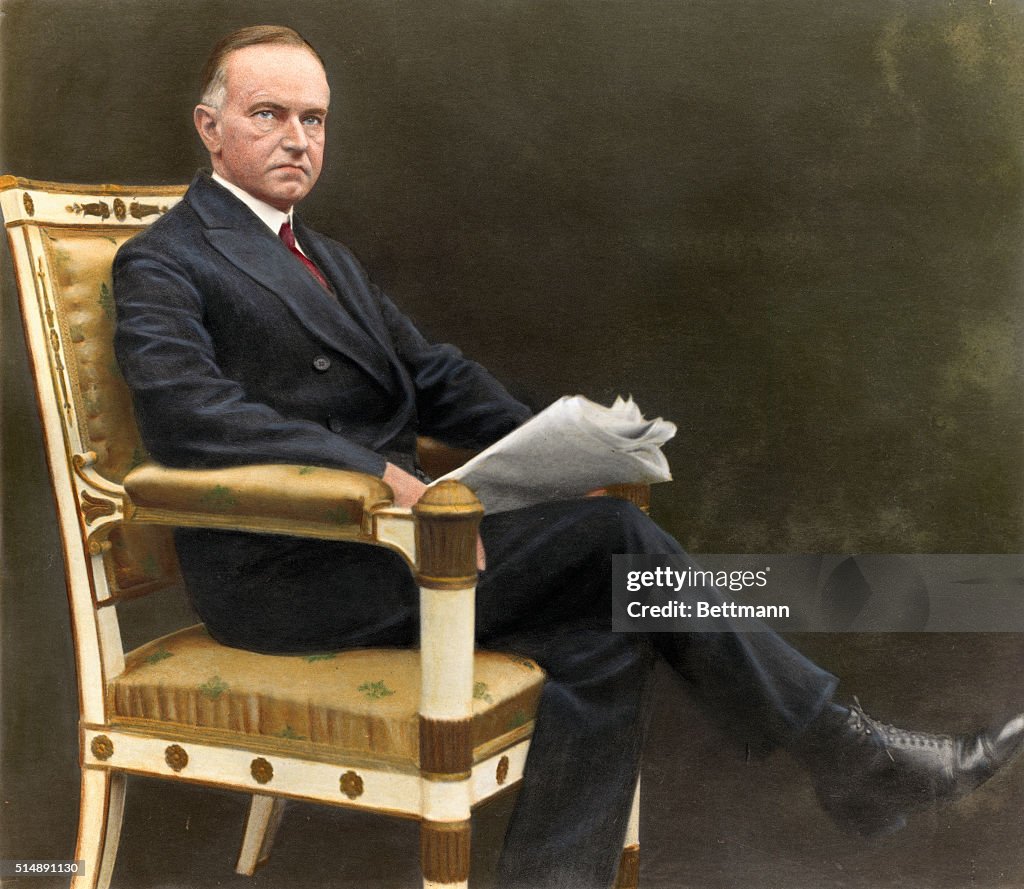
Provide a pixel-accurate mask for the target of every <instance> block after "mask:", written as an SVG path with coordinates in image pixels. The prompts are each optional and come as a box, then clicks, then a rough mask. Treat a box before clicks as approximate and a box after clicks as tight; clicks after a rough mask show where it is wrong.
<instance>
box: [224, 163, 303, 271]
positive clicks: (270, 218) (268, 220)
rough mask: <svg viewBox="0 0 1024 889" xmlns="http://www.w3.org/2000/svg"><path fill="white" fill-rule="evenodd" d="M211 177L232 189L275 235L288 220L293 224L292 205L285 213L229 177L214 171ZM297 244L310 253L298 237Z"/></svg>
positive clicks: (229, 189) (301, 250) (278, 233)
mask: <svg viewBox="0 0 1024 889" xmlns="http://www.w3.org/2000/svg"><path fill="white" fill-rule="evenodd" d="M211 178H212V179H213V181H214V182H216V183H217V184H218V185H222V186H224V188H226V189H227V190H228V191H230V192H231V193H232V194H233V195H234V196H235V197H236V198H238V200H240V201H241V202H242V203H243V204H245V206H247V207H248V208H249V209H250V210H252V212H253V213H255V214H256V216H257V217H258V218H259V219H260V220H261V221H262V222H264V223H265V224H266V225H267V227H268V228H269V229H270V230H271V231H272V232H273V233H274V236H275V237H277V236H279V235H280V233H281V226H282V225H284V224H285V223H286V222H287V223H288V224H289V225H291V224H292V208H291V207H289V208H288V212H287V213H285V212H283V211H282V210H278V209H277V207H272V206H270V204H268V203H267V202H266V201H261V200H260V199H259V198H254V197H253V196H252V195H251V194H249V192H247V191H244V190H243V189H241V188H239V187H238V186H237V185H235V184H234V183H231V182H228V180H227V179H225V178H224V177H223V176H221V175H220V174H218V173H214V174H213V176H212V177H211ZM294 228H295V227H294V226H292V230H293V232H294ZM295 246H296V247H298V248H299V252H301V253H302V255H303V256H308V255H309V254H308V253H306V251H305V250H303V249H302V245H301V244H300V243H299V242H298V239H296V241H295Z"/></svg>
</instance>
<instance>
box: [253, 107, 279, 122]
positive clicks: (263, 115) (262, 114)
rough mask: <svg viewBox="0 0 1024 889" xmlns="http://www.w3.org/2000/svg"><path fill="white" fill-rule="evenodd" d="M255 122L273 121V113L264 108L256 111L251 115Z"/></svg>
mask: <svg viewBox="0 0 1024 889" xmlns="http://www.w3.org/2000/svg"><path fill="white" fill-rule="evenodd" d="M253 117H255V118H256V119H257V120H273V119H274V112H273V111H269V110H268V109H266V108H264V109H263V110H262V111H257V112H255V113H254V114H253Z"/></svg>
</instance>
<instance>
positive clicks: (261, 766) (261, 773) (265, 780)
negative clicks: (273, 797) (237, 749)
mask: <svg viewBox="0 0 1024 889" xmlns="http://www.w3.org/2000/svg"><path fill="white" fill-rule="evenodd" d="M249 772H250V773H251V774H252V779H253V781H255V782H256V783H257V784H269V783H270V782H271V780H272V779H273V777H274V767H273V766H272V765H271V764H270V763H269V762H268V761H267V760H265V759H264V758H263V757H262V756H257V757H256V758H255V759H254V760H253V761H252V764H251V765H250V766H249Z"/></svg>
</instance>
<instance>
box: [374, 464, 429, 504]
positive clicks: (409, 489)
mask: <svg viewBox="0 0 1024 889" xmlns="http://www.w3.org/2000/svg"><path fill="white" fill-rule="evenodd" d="M381 481H383V482H384V484H386V485H387V486H388V487H389V488H391V491H392V493H393V494H394V495H395V506H412V505H413V504H414V503H415V502H416V501H417V500H419V499H420V497H422V496H423V492H424V491H425V490H427V486H426V485H425V484H423V482H421V481H420V480H419V479H418V478H416V476H414V475H410V474H409V473H408V472H406V471H405V470H404V469H400V468H399V467H397V466H395V464H394V463H388V464H387V465H386V466H385V467H384V474H383V475H382V476H381Z"/></svg>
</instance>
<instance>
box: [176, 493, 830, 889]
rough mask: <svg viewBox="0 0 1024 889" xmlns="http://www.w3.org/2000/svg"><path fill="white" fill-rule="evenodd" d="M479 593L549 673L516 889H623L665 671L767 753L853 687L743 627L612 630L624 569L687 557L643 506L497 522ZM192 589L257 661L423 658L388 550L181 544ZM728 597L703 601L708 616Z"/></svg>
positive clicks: (506, 862)
mask: <svg viewBox="0 0 1024 889" xmlns="http://www.w3.org/2000/svg"><path fill="white" fill-rule="evenodd" d="M481 536H482V537H483V540H484V546H485V548H486V550H487V561H488V568H487V570H486V571H485V572H484V573H483V575H482V576H481V578H480V583H479V586H478V589H477V606H476V614H477V618H476V620H477V639H478V641H479V643H480V644H481V645H482V646H483V647H488V648H495V649H499V650H505V651H511V652H516V653H519V654H523V655H526V656H528V657H531V658H533V659H535V660H536V661H537V662H538V663H539V664H540V665H541V667H543V669H544V670H545V671H546V672H547V674H548V682H547V683H546V685H545V687H544V691H543V694H542V696H541V701H540V710H539V712H538V715H537V723H536V729H535V732H534V736H533V741H532V743H531V746H530V753H529V757H528V760H527V764H526V772H525V775H524V779H523V783H522V787H521V788H520V791H519V796H518V799H517V802H516V806H515V810H514V812H513V816H512V820H511V822H510V824H509V828H508V834H507V836H506V842H505V847H504V849H503V852H502V855H501V859H500V862H499V871H500V879H499V885H501V886H502V887H508V889H545V887H552V889H554V887H561V889H570V887H571V889H594V887H608V886H610V885H611V884H612V881H613V879H614V875H615V870H616V867H617V862H618V857H619V852H620V848H621V844H622V840H623V836H624V834H625V828H626V820H627V817H628V814H629V808H630V803H631V801H632V795H633V787H634V785H635V782H636V778H637V774H638V772H639V763H640V751H641V749H642V746H643V737H644V732H645V729H646V724H647V717H648V712H649V701H650V695H651V679H652V675H653V669H652V668H653V665H654V661H655V659H656V657H658V656H659V655H660V656H663V657H665V658H666V660H667V661H668V663H669V664H670V665H671V666H672V667H673V669H675V670H676V671H677V672H678V673H679V674H680V675H681V676H682V677H683V678H684V679H686V680H688V681H689V683H690V684H691V686H692V688H693V689H694V692H695V694H697V696H698V697H699V698H700V699H701V700H702V701H703V702H704V703H705V704H706V705H707V706H708V707H709V708H710V709H711V711H712V712H713V713H714V714H715V716H716V717H717V718H718V719H719V720H720V721H721V722H722V723H724V724H725V725H726V726H727V727H728V729H729V730H730V731H732V732H734V733H736V734H737V735H738V736H739V737H740V738H741V739H742V740H743V741H744V742H746V743H749V744H751V745H752V746H754V747H755V748H757V749H759V750H764V749H769V748H771V747H773V746H776V745H785V744H787V743H788V742H789V741H791V740H792V739H793V738H795V737H796V736H797V735H799V733H800V732H801V731H802V730H803V728H804V727H805V726H806V725H807V724H808V722H810V721H811V720H812V719H813V718H814V717H815V716H816V715H817V714H818V713H819V712H820V711H821V709H822V707H823V706H824V705H825V703H827V701H828V700H829V699H830V698H831V696H832V693H833V691H834V690H835V686H836V683H837V680H836V679H835V677H833V676H831V675H830V674H829V673H827V672H825V671H824V670H822V669H820V668H819V667H817V666H815V665H814V664H813V663H811V662H810V661H808V660H807V659H806V658H804V657H803V656H802V655H800V654H799V653H798V652H797V651H795V650H794V649H793V648H792V647H791V646H789V645H788V644H787V643H786V642H785V641H784V640H783V639H782V638H781V637H779V636H778V635H776V634H775V633H772V632H768V631H765V632H758V633H748V634H739V633H736V632H733V631H732V626H731V623H730V621H729V620H728V619H722V620H721V622H720V624H719V625H717V626H716V627H715V629H714V631H710V632H700V633H692V632H691V633H651V634H643V633H615V632H612V630H611V604H612V595H611V576H612V567H611V557H612V554H614V553H638V554H643V553H652V554H653V553H671V554H681V553H682V550H681V548H680V546H679V544H678V543H677V542H676V541H675V540H674V539H673V538H672V537H670V536H669V535H667V534H665V532H664V531H662V530H661V529H660V528H659V527H658V526H657V525H656V524H655V523H654V522H653V521H651V519H649V518H648V517H647V516H645V515H644V514H643V513H642V512H640V511H639V510H637V509H636V508H635V507H633V506H632V505H630V504H628V503H625V502H623V501H620V500H614V499H610V498H590V499H584V500H573V501H560V502H555V503H546V504H541V505H538V506H534V507H529V508H527V509H523V510H516V511H513V512H507V513H499V514H497V515H493V516H487V517H485V519H484V521H483V525H482V527H481ZM178 549H179V554H180V556H181V561H182V570H183V572H184V574H185V578H186V583H187V584H188V586H189V589H190V591H191V593H192V596H193V599H194V602H195V605H196V608H197V610H198V612H199V614H200V616H201V617H202V618H203V620H204V621H205V622H206V624H207V627H208V629H209V630H210V632H211V634H212V635H213V636H214V637H215V638H217V639H218V640H220V641H222V642H224V643H225V644H228V645H233V646H236V647H240V648H248V649H252V650H257V651H278V652H280V651H289V652H295V651H311V650H325V649H340V648H346V647H356V646H390V645H408V644H414V643H415V642H416V640H417V638H418V632H419V629H418V627H419V622H418V601H419V598H418V591H417V589H416V587H415V585H414V583H413V581H412V578H411V576H410V575H409V572H408V569H407V568H406V567H405V565H404V563H403V562H401V560H400V559H399V557H398V556H397V555H395V554H394V553H391V552H389V551H387V550H382V549H379V548H376V547H367V546H358V545H355V544H337V543H325V542H317V541H307V540H298V539H289V538H278V537H271V538H268V537H256V536H253V535H243V534H234V533H230V532H212V531H192V530H188V531H179V532H178ZM715 595H716V594H715V593H714V592H712V591H709V590H707V589H704V590H701V598H702V599H705V600H710V599H713V598H714V597H715Z"/></svg>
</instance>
